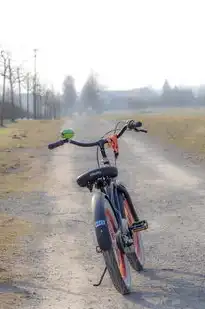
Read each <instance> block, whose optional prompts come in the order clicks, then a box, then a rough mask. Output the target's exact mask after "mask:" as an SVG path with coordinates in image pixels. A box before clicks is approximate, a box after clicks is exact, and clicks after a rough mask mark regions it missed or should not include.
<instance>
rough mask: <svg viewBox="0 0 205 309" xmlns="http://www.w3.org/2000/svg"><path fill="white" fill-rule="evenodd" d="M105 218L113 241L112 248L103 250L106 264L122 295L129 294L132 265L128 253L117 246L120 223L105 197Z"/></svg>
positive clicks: (113, 281) (114, 283)
mask: <svg viewBox="0 0 205 309" xmlns="http://www.w3.org/2000/svg"><path fill="white" fill-rule="evenodd" d="M105 218H106V222H107V226H108V230H109V234H110V239H111V242H112V248H111V249H110V250H107V251H104V252H103V256H104V260H105V264H106V266H107V269H108V272H109V274H110V278H111V280H112V283H113V285H114V286H115V288H116V290H117V291H118V292H119V293H120V294H122V295H125V294H129V293H130V288H131V274H130V266H129V262H128V259H127V257H126V255H125V254H124V253H123V252H122V251H121V250H120V249H119V248H118V246H117V241H116V233H117V229H118V224H117V221H116V218H115V215H114V212H113V210H112V207H111V205H110V203H109V201H108V200H107V199H105Z"/></svg>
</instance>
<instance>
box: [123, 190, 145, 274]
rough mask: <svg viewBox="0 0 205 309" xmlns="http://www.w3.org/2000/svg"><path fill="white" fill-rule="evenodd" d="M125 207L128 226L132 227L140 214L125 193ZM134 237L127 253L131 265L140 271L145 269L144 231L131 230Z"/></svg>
mask: <svg viewBox="0 0 205 309" xmlns="http://www.w3.org/2000/svg"><path fill="white" fill-rule="evenodd" d="M122 198H123V208H124V212H125V217H126V219H127V222H128V226H129V227H131V226H132V224H133V223H134V222H136V221H138V220H139V219H138V216H137V214H136V211H135V209H134V207H133V206H131V205H130V203H131V198H130V197H129V199H128V198H126V197H125V195H124V194H123V196H122ZM131 233H132V238H133V245H132V246H131V248H130V252H128V253H126V255H127V258H128V260H129V263H130V265H131V267H132V268H133V269H134V270H136V271H138V272H140V271H142V270H143V266H144V262H145V255H144V247H143V241H142V232H131Z"/></svg>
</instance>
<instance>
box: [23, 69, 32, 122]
mask: <svg viewBox="0 0 205 309" xmlns="http://www.w3.org/2000/svg"><path fill="white" fill-rule="evenodd" d="M22 86H23V88H24V89H25V90H26V115H27V119H29V115H30V112H31V111H30V93H31V92H32V90H33V77H32V75H31V73H27V74H26V75H25V78H24V80H23V84H22Z"/></svg>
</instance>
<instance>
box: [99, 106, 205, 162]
mask: <svg viewBox="0 0 205 309" xmlns="http://www.w3.org/2000/svg"><path fill="white" fill-rule="evenodd" d="M103 118H104V119H107V120H121V119H136V120H139V121H142V123H143V126H144V128H146V129H147V130H148V134H149V136H152V137H155V138H157V139H158V140H159V141H160V142H161V143H163V144H165V145H166V144H167V145H168V144H173V145H175V146H176V147H178V148H179V149H182V150H183V151H185V152H187V153H189V155H190V159H192V160H193V161H197V162H201V161H204V160H205V112H204V111H203V112H202V111H198V112H197V111H195V112H192V110H191V109H190V110H187V111H186V110H183V109H181V110H180V109H179V110H176V113H173V111H172V113H163V114H141V113H136V114H135V113H134V114H128V113H127V114H124V115H122V114H120V115H119V114H115V115H114V114H113V115H106V116H105V117H103Z"/></svg>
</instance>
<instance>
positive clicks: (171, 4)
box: [0, 0, 205, 90]
mask: <svg viewBox="0 0 205 309" xmlns="http://www.w3.org/2000/svg"><path fill="white" fill-rule="evenodd" d="M0 11H1V14H0V45H2V46H3V47H6V48H8V49H10V50H11V51H12V55H13V58H14V59H15V60H16V61H17V62H16V63H18V62H22V61H25V62H24V65H25V66H26V67H27V68H30V69H32V70H33V58H32V57H33V48H38V49H39V51H38V55H37V70H38V72H39V74H40V76H41V78H42V79H43V80H44V81H46V82H51V83H53V84H54V87H55V89H57V90H60V89H61V84H62V81H63V78H64V76H65V75H66V74H71V75H73V76H74V78H75V79H76V85H77V88H78V89H80V88H81V87H82V85H83V83H84V81H85V79H86V77H87V75H88V74H89V72H90V70H91V69H93V70H94V71H96V72H97V73H98V74H99V76H100V81H101V82H102V83H104V84H105V85H106V86H108V87H109V88H114V89H116V88H118V89H125V88H134V87H138V86H144V85H152V86H153V87H161V86H162V83H163V81H164V79H165V78H168V80H169V81H170V82H171V84H188V85H196V84H199V83H205V44H204V41H205V18H204V12H205V1H203V0H202V1H197V0H194V1H192V0H190V1H189V0H185V1H183V0H171V1H168V0H161V1H160V0H133V1H132V0H124V1H120V0H50V1H47V0H13V1H12V0H5V1H4V0H0Z"/></svg>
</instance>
